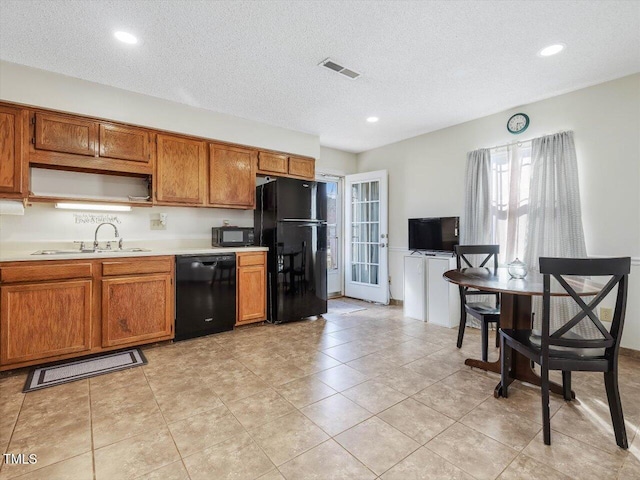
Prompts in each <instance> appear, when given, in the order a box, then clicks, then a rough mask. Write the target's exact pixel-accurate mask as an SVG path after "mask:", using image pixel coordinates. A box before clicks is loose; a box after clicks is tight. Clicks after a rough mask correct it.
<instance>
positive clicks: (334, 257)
mask: <svg viewBox="0 0 640 480" xmlns="http://www.w3.org/2000/svg"><path fill="white" fill-rule="evenodd" d="M327 237H328V238H327V270H337V269H338V235H337V230H336V226H335V225H329V228H327Z"/></svg>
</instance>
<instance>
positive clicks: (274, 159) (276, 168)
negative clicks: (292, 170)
mask: <svg viewBox="0 0 640 480" xmlns="http://www.w3.org/2000/svg"><path fill="white" fill-rule="evenodd" d="M288 164H289V157H287V156H286V155H277V154H275V153H266V152H260V153H259V154H258V170H259V171H260V172H263V173H283V174H287V173H288Z"/></svg>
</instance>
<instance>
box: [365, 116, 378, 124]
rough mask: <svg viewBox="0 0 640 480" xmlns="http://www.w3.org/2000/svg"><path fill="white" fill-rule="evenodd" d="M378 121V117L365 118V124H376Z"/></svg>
mask: <svg viewBox="0 0 640 480" xmlns="http://www.w3.org/2000/svg"><path fill="white" fill-rule="evenodd" d="M378 120H380V119H379V118H378V117H369V118H367V122H369V123H376V122H377V121H378Z"/></svg>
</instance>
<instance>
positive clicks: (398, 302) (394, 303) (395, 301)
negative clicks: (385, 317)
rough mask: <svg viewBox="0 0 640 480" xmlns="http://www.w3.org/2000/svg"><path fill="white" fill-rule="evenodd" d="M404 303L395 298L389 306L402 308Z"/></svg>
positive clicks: (390, 301)
mask: <svg viewBox="0 0 640 480" xmlns="http://www.w3.org/2000/svg"><path fill="white" fill-rule="evenodd" d="M403 303H404V302H403V301H402V300H396V299H395V298H392V299H391V300H389V305H394V306H398V307H401V306H402V304H403Z"/></svg>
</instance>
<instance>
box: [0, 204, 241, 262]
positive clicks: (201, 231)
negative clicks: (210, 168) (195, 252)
mask: <svg viewBox="0 0 640 480" xmlns="http://www.w3.org/2000/svg"><path fill="white" fill-rule="evenodd" d="M158 213H166V214H167V228H166V230H151V227H150V224H151V219H152V217H155V218H157V214H158ZM77 215H80V217H78V216H77ZM103 215H104V216H109V217H117V220H113V219H112V218H100V217H101V216H103ZM92 216H95V217H96V218H93V219H92V218H91V217H92ZM87 220H90V221H89V222H88V221H87ZM223 220H229V223H230V224H231V225H238V226H244V227H246V226H249V227H251V226H253V210H251V211H245V210H231V209H221V208H182V207H151V208H148V207H147V208H143V207H134V208H133V210H132V211H131V212H79V211H71V210H59V209H56V208H54V207H53V205H52V204H33V205H32V206H30V207H27V208H26V211H25V215H24V216H13V215H2V216H0V251H1V250H2V249H7V250H38V249H41V248H47V247H45V246H44V245H43V244H44V243H47V244H49V245H48V246H49V248H69V247H71V246H72V242H73V241H75V240H81V241H84V240H91V239H93V235H94V232H95V229H96V227H97V225H98V223H100V222H101V221H113V222H114V223H115V224H116V225H117V227H118V230H119V231H120V235H121V236H122V238H124V240H125V241H141V242H143V241H149V240H151V241H154V242H158V241H160V242H162V241H171V242H174V243H176V244H180V243H182V244H186V243H187V242H190V243H189V244H192V243H193V242H195V243H196V244H197V245H201V246H204V245H208V244H209V243H210V242H211V227H219V226H222V225H223ZM112 237H113V231H112V230H111V229H109V228H107V227H104V229H103V230H101V233H100V239H101V240H109V239H112ZM53 244H55V246H54V245H53Z"/></svg>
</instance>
